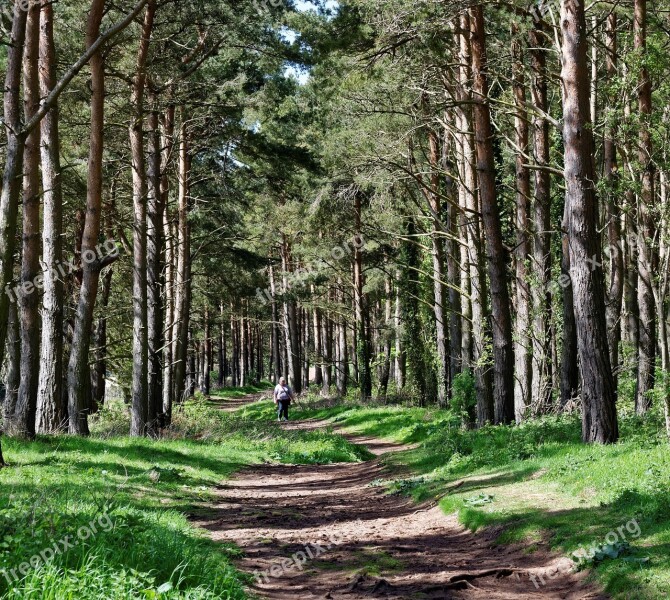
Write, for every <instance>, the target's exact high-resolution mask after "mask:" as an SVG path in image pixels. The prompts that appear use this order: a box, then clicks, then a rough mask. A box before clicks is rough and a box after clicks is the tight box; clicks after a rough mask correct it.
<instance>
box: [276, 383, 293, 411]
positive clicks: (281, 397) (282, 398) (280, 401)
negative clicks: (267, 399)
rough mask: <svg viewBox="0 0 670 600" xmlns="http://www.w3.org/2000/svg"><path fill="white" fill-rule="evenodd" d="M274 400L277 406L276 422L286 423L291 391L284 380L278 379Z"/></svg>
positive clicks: (291, 395) (291, 396)
mask: <svg viewBox="0 0 670 600" xmlns="http://www.w3.org/2000/svg"><path fill="white" fill-rule="evenodd" d="M274 400H275V404H276V405H277V421H282V420H283V421H288V407H289V405H290V404H291V400H293V390H292V389H291V388H290V387H289V386H288V385H286V378H284V377H280V378H279V383H278V384H277V386H276V387H275V391H274Z"/></svg>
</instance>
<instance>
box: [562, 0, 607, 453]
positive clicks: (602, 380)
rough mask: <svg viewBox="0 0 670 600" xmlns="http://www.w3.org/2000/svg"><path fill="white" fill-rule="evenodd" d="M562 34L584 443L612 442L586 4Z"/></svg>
mask: <svg viewBox="0 0 670 600" xmlns="http://www.w3.org/2000/svg"><path fill="white" fill-rule="evenodd" d="M561 32H562V34H563V53H562V68H561V79H562V82H563V121H564V126H563V141H564V147H565V157H564V164H565V185H566V198H565V202H566V217H567V223H566V225H567V233H568V246H569V256H570V278H571V280H572V290H573V296H574V303H575V323H576V327H577V348H578V354H579V362H580V369H581V379H582V403H583V412H582V436H583V439H584V441H585V442H599V443H612V442H615V441H616V440H617V438H618V424H617V416H616V406H615V401H616V392H615V389H614V379H613V377H612V368H611V365H610V357H609V350H608V348H607V324H606V321H605V289H604V277H603V272H602V268H601V266H599V265H600V263H601V261H600V258H601V253H600V244H599V239H598V231H597V224H598V202H597V198H596V194H595V190H594V187H593V182H594V173H593V160H592V155H593V137H592V133H591V122H590V114H589V87H588V84H589V77H588V70H587V65H586V21H585V17H584V3H583V0H562V2H561ZM594 261H595V264H594Z"/></svg>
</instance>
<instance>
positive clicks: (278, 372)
mask: <svg viewBox="0 0 670 600" xmlns="http://www.w3.org/2000/svg"><path fill="white" fill-rule="evenodd" d="M270 293H271V295H272V354H273V356H274V357H275V364H274V383H279V378H280V377H281V376H282V373H283V370H282V362H283V361H282V356H281V351H280V344H279V310H278V309H277V300H276V298H277V285H276V283H275V276H274V268H273V267H272V266H270Z"/></svg>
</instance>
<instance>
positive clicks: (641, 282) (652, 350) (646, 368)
mask: <svg viewBox="0 0 670 600" xmlns="http://www.w3.org/2000/svg"><path fill="white" fill-rule="evenodd" d="M634 5H635V14H634V20H633V29H634V38H635V44H634V45H635V50H636V52H638V53H639V56H640V58H641V60H642V61H643V62H642V63H641V66H640V73H639V80H638V86H637V96H638V112H639V116H640V132H639V141H638V161H639V163H640V165H641V166H642V167H643V168H644V170H643V172H642V181H641V189H640V195H639V199H638V207H637V218H638V237H637V258H638V262H637V264H638V273H639V278H638V286H637V303H638V309H639V311H640V318H639V327H640V345H639V348H638V361H637V362H638V371H637V387H636V391H635V410H636V412H637V413H638V414H640V415H642V414H644V413H646V412H647V410H648V409H649V406H650V405H651V398H650V396H649V392H650V391H651V390H652V389H653V388H654V373H655V370H656V342H657V340H656V334H657V323H656V318H657V315H656V306H655V304H654V292H653V290H654V280H653V279H654V277H655V276H656V274H657V272H658V256H657V250H656V247H655V246H656V241H655V239H654V238H655V236H656V226H655V224H654V219H655V217H654V216H653V215H652V209H653V206H654V202H655V199H654V172H655V167H654V162H653V158H652V152H653V144H652V137H651V126H652V125H651V122H650V119H651V108H652V106H651V79H650V78H649V72H648V70H647V67H646V63H645V62H644V61H645V60H646V59H647V0H635V3H634Z"/></svg>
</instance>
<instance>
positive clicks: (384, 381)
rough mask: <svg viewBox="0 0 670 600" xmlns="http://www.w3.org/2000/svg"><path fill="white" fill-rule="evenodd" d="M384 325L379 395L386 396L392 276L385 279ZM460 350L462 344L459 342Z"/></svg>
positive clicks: (389, 359) (389, 366)
mask: <svg viewBox="0 0 670 600" xmlns="http://www.w3.org/2000/svg"><path fill="white" fill-rule="evenodd" d="M384 294H385V296H384V326H383V328H382V330H381V331H382V344H383V346H382V356H383V358H382V365H381V374H380V377H379V391H378V395H379V396H380V397H382V398H385V397H386V395H387V393H388V385H389V376H390V373H391V332H392V331H393V323H392V321H391V319H392V312H391V302H392V300H393V282H392V281H391V277H390V276H388V275H387V276H386V279H385V280H384ZM459 351H460V344H459Z"/></svg>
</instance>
